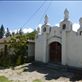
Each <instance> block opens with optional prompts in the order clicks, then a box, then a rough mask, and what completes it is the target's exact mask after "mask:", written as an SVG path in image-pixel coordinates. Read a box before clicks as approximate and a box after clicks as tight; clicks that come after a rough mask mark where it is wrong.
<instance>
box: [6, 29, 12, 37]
mask: <svg viewBox="0 0 82 82" xmlns="http://www.w3.org/2000/svg"><path fill="white" fill-rule="evenodd" d="M5 35H6V37H8V36H10V35H11V34H10V31H9V29H8V28H7V32H6V34H5Z"/></svg>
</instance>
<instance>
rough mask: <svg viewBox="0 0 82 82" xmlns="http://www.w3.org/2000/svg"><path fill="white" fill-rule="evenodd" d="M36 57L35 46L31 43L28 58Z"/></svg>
mask: <svg viewBox="0 0 82 82" xmlns="http://www.w3.org/2000/svg"><path fill="white" fill-rule="evenodd" d="M34 55H35V44H34V43H29V44H28V56H29V57H30V56H34Z"/></svg>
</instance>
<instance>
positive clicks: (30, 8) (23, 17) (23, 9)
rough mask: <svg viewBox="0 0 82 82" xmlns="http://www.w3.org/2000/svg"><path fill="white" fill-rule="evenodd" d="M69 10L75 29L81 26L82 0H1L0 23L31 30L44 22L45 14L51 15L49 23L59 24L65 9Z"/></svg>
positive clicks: (13, 27)
mask: <svg viewBox="0 0 82 82" xmlns="http://www.w3.org/2000/svg"><path fill="white" fill-rule="evenodd" d="M65 8H67V9H68V10H69V17H70V21H71V22H72V23H73V27H74V30H75V31H76V30H77V28H78V27H79V18H80V17H82V1H0V25H2V24H3V25H4V27H5V29H6V28H9V29H10V31H11V32H12V31H16V30H19V29H20V28H22V29H23V31H24V32H27V31H29V32H31V31H33V29H36V28H37V27H38V26H41V25H42V24H44V16H45V15H46V14H47V15H48V17H49V24H51V25H52V26H55V25H58V24H59V23H60V21H61V20H63V18H64V10H65Z"/></svg>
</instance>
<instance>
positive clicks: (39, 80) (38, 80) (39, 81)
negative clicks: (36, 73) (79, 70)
mask: <svg viewBox="0 0 82 82" xmlns="http://www.w3.org/2000/svg"><path fill="white" fill-rule="evenodd" d="M33 82H42V80H41V79H35V80H33Z"/></svg>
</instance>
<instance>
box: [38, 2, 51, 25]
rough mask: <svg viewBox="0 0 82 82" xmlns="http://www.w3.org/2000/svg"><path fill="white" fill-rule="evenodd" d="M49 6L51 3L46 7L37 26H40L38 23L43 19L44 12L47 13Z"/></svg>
mask: <svg viewBox="0 0 82 82" xmlns="http://www.w3.org/2000/svg"><path fill="white" fill-rule="evenodd" d="M50 6H51V2H50V3H49V4H48V6H47V8H46V10H45V11H44V13H43V14H42V16H41V18H40V21H39V23H38V25H39V24H40V22H41V21H42V19H43V17H44V15H45V14H46V12H47V11H48V9H49V8H50Z"/></svg>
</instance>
